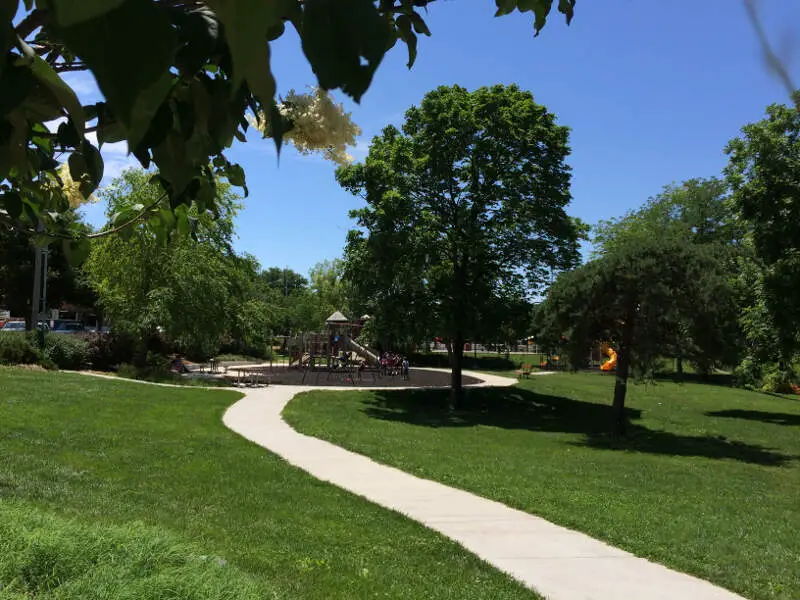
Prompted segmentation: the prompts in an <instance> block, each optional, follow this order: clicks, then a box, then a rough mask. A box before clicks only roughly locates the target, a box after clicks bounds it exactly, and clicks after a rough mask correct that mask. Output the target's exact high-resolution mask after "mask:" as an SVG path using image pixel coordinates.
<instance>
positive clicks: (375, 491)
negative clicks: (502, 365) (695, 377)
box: [223, 373, 743, 600]
mask: <svg viewBox="0 0 800 600" xmlns="http://www.w3.org/2000/svg"><path fill="white" fill-rule="evenodd" d="M465 374H469V375H472V376H474V377H478V378H480V379H482V380H484V383H483V384H481V385H510V384H512V383H514V380H513V379H508V378H505V377H496V376H490V375H483V374H478V373H465ZM311 389H315V390H321V389H325V388H319V387H313V388H312V387H299V386H271V387H267V388H255V389H249V390H243V391H245V394H246V395H245V397H244V398H242V399H241V400H239V401H238V402H236V403H235V404H233V405H232V406H231V407H230V408H229V409H228V410H227V411H226V412H225V415H224V416H223V421H224V423H225V425H226V426H227V427H229V428H230V429H232V430H233V431H235V432H236V433H238V434H240V435H242V436H243V437H245V438H247V439H248V440H251V441H253V442H255V443H256V444H258V445H259V446H263V447H264V448H266V449H267V450H270V451H271V452H274V453H275V454H277V455H279V456H281V457H283V458H284V459H285V460H286V461H287V462H289V463H290V464H292V465H295V466H296V467H299V468H301V469H303V470H304V471H307V472H308V473H310V474H311V475H313V476H314V477H317V478H318V479H321V480H323V481H327V482H330V483H332V484H333V485H336V486H338V487H340V488H343V489H345V490H348V491H350V492H352V493H354V494H358V495H359V496H363V497H364V498H366V499H368V500H370V501H371V502H374V503H375V504H379V505H380V506H383V507H386V508H388V509H391V510H394V511H397V512H399V513H402V514H404V515H406V516H408V517H409V518H411V519H414V520H415V521H418V522H420V523H422V524H423V525H425V526H427V527H429V528H430V529H433V530H435V531H438V532H439V533H441V534H443V535H445V536H447V537H448V538H450V539H452V540H455V541H456V542H458V543H460V544H461V545H462V546H463V547H464V548H466V549H467V550H469V551H470V552H472V553H474V554H476V555H477V556H479V557H480V558H482V559H483V560H485V561H486V562H488V563H489V564H491V565H493V566H495V567H497V568H498V569H500V570H502V571H504V572H506V573H508V574H509V575H511V576H513V577H514V578H515V579H517V580H519V581H521V582H523V583H524V584H525V585H527V586H528V587H530V588H532V589H534V590H536V591H537V592H539V593H540V594H542V595H543V596H545V597H546V598H548V599H549V600H743V598H742V597H741V596H737V595H736V594H733V593H731V592H729V591H727V590H724V589H722V588H718V587H716V586H714V585H712V584H710V583H708V582H707V581H703V580H701V579H697V578H695V577H691V576H689V575H686V574H684V573H678V572H676V571H672V570H670V569H667V568H666V567H663V566H661V565H658V564H655V563H652V562H650V561H648V560H645V559H642V558H637V557H635V556H634V555H632V554H630V553H628V552H624V551H622V550H619V549H617V548H614V547H612V546H609V545H608V544H605V543H603V542H600V541H598V540H595V539H593V538H590V537H589V536H587V535H584V534H582V533H578V532H575V531H571V530H569V529H566V528H564V527H560V526H558V525H554V524H552V523H550V522H548V521H545V520H544V519H542V518H539V517H536V516H533V515H530V514H528V513H525V512H522V511H519V510H515V509H512V508H509V507H507V506H505V505H503V504H500V503H499V502H495V501H492V500H487V499H485V498H481V497H479V496H476V495H474V494H470V493H468V492H464V491H461V490H457V489H454V488H451V487H448V486H445V485H442V484H440V483H436V482H434V481H429V480H425V479H420V478H419V477H415V476H413V475H409V474H408V473H405V472H403V471H400V470H398V469H395V468H393V467H388V466H385V465H381V464H378V463H376V462H375V461H373V460H371V459H369V458H367V457H366V456H363V455H360V454H356V453H354V452H350V451H348V450H344V449H343V448H340V447H339V446H335V445H333V444H330V443H328V442H325V441H322V440H319V439H317V438H313V437H309V436H306V435H302V434H300V433H298V432H296V431H295V430H294V429H292V428H291V427H289V425H287V424H286V423H285V422H284V421H283V419H282V418H281V411H282V410H283V407H284V406H286V404H287V403H288V402H289V401H290V400H291V399H292V398H293V397H294V396H295V395H296V394H299V393H301V392H305V391H308V390H311ZM327 389H331V388H327ZM356 389H365V388H356ZM382 389H387V388H382Z"/></svg>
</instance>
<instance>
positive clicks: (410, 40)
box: [395, 15, 417, 69]
mask: <svg viewBox="0 0 800 600" xmlns="http://www.w3.org/2000/svg"><path fill="white" fill-rule="evenodd" d="M395 23H396V24H397V29H398V31H399V32H400V37H401V38H402V39H403V41H404V42H405V43H406V46H408V65H407V66H408V68H409V69H410V68H411V67H413V66H414V61H415V60H417V35H416V34H415V33H414V31H413V30H412V27H411V18H410V17H409V16H408V15H400V16H399V17H397V19H396V21H395Z"/></svg>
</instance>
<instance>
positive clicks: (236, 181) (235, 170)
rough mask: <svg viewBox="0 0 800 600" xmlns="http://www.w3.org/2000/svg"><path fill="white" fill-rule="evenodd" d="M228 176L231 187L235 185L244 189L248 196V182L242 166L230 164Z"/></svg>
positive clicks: (227, 171)
mask: <svg viewBox="0 0 800 600" xmlns="http://www.w3.org/2000/svg"><path fill="white" fill-rule="evenodd" d="M225 174H226V176H227V177H228V181H229V182H230V184H231V185H235V186H236V187H240V188H243V189H244V195H245V196H247V194H248V191H247V181H246V179H245V175H244V169H243V168H242V167H241V165H237V164H230V165H228V168H227V169H226V171H225Z"/></svg>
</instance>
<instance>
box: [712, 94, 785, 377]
mask: <svg viewBox="0 0 800 600" xmlns="http://www.w3.org/2000/svg"><path fill="white" fill-rule="evenodd" d="M727 153H728V154H729V156H730V162H729V164H728V167H727V169H726V175H727V180H728V183H729V184H730V186H731V189H732V203H733V207H734V210H735V212H736V214H737V216H738V217H739V219H740V222H741V224H742V225H743V227H744V232H745V241H746V244H747V246H748V247H749V248H752V251H753V253H754V255H755V260H751V261H750V263H749V264H747V265H744V269H743V271H742V274H743V276H744V277H745V278H746V279H745V282H746V286H747V288H749V289H750V290H751V291H752V298H751V300H752V304H751V306H752V307H751V308H750V309H749V310H748V311H747V313H746V315H745V316H746V322H745V326H746V330H747V331H748V338H749V340H750V342H751V344H752V345H753V346H754V349H755V350H757V353H758V354H761V355H763V356H764V357H766V356H767V355H769V354H771V355H772V356H771V357H770V358H772V359H777V360H782V361H784V362H788V361H789V360H790V359H791V357H792V355H793V354H794V353H795V352H797V351H798V350H800V228H798V226H797V224H798V223H800V178H798V173H800V112H798V110H797V109H796V108H794V107H789V106H784V105H777V104H776V105H772V106H770V107H768V108H767V116H766V118H765V119H763V120H761V121H758V122H756V123H751V124H749V125H746V126H745V127H744V128H743V129H742V135H741V137H739V138H736V139H734V140H733V141H731V142H730V143H729V144H728V147H727ZM770 347H771V348H772V351H770Z"/></svg>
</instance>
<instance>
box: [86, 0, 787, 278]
mask: <svg viewBox="0 0 800 600" xmlns="http://www.w3.org/2000/svg"><path fill="white" fill-rule="evenodd" d="M761 5H762V11H763V16H764V19H765V25H766V27H767V30H768V32H769V34H770V36H771V37H772V38H773V39H774V40H775V41H776V44H777V46H778V47H779V48H780V49H781V52H782V53H783V54H784V55H785V56H786V57H787V58H788V59H790V60H791V58H792V46H791V43H790V42H791V40H792V39H793V38H792V35H793V34H800V30H798V25H800V2H797V1H795V0H762V2H761ZM493 14H494V2H492V1H491V0H438V1H437V2H436V3H434V4H433V5H432V6H431V8H430V9H429V13H428V17H427V19H426V20H427V22H428V25H429V27H430V29H431V31H432V33H433V35H432V37H430V38H421V39H420V43H419V56H418V59H417V64H416V65H415V66H414V68H413V69H412V70H410V71H409V70H408V69H407V68H406V61H407V54H406V52H405V48H404V46H401V45H400V44H398V45H397V46H396V47H395V48H394V50H392V51H391V52H390V53H389V55H388V56H387V57H386V59H385V60H384V62H383V64H382V65H381V67H380V69H379V71H378V74H377V75H376V77H375V80H374V81H373V84H372V87H371V88H370V90H369V91H368V92H367V94H366V95H365V96H364V98H363V99H362V102H361V105H360V106H359V105H355V104H353V103H351V102H349V101H346V99H345V98H344V96H343V95H342V94H341V93H339V94H335V96H336V99H337V100H344V101H345V104H346V106H348V108H349V109H350V110H352V113H353V120H354V121H355V122H356V123H358V124H359V125H360V127H361V128H362V129H363V132H364V134H363V136H362V138H361V140H360V143H359V146H358V148H357V149H356V150H355V151H354V152H352V151H351V153H352V154H354V156H356V157H357V158H363V156H364V155H365V154H366V151H367V147H368V144H369V140H370V139H371V138H372V136H373V135H375V134H376V133H378V132H379V131H380V129H381V128H382V127H383V126H385V125H386V124H388V123H395V124H399V123H400V122H401V121H402V116H403V113H404V111H405V110H406V109H407V108H408V107H409V106H411V105H413V104H416V103H418V102H419V101H420V99H421V98H422V96H423V95H424V94H425V93H426V92H427V91H428V90H430V89H432V88H434V87H436V86H438V85H441V84H459V85H462V86H465V87H467V88H469V89H474V88H477V87H480V86H484V85H491V84H495V83H503V84H510V83H517V84H518V85H519V86H520V87H522V88H524V89H528V90H530V91H531V92H533V94H534V97H535V99H536V101H537V102H539V103H541V104H544V105H546V106H547V108H548V109H549V110H550V111H552V112H554V113H555V114H556V115H557V116H558V120H559V123H560V124H562V125H567V126H569V127H570V128H571V129H572V133H571V138H570V143H571V146H572V156H571V158H570V164H571V165H572V167H573V182H572V194H573V198H574V199H573V202H572V204H571V206H570V212H571V214H574V215H576V216H579V217H581V218H582V219H584V220H585V221H587V222H589V223H595V222H597V221H598V220H599V219H608V218H610V217H614V216H618V215H621V214H623V213H624V212H625V211H626V210H628V209H631V208H635V207H637V206H638V205H640V204H641V203H642V202H643V201H644V200H646V199H647V198H648V197H649V196H651V195H653V194H656V193H658V192H659V190H660V189H661V188H662V186H664V185H666V184H668V183H670V182H673V181H681V180H684V179H688V178H691V177H707V176H713V175H718V174H719V173H720V171H721V169H722V168H723V166H724V165H725V162H726V159H725V155H724V153H723V148H724V146H725V144H726V143H727V141H728V140H730V139H731V138H732V137H735V136H736V135H737V133H738V131H739V129H740V128H741V126H742V125H744V124H745V123H748V122H751V121H755V120H758V119H760V118H761V117H762V115H763V113H764V108H765V107H766V106H767V105H768V104H770V103H773V102H785V101H786V100H787V98H786V94H785V92H784V90H783V89H782V88H781V86H780V85H779V83H778V81H777V80H776V79H775V78H774V77H772V76H771V75H770V74H769V72H768V71H767V69H766V66H765V64H764V61H763V60H762V58H761V54H760V51H759V47H758V45H757V43H756V40H755V37H754V34H753V32H752V30H751V28H750V25H749V23H748V22H747V20H746V17H745V12H744V9H743V7H742V4H741V3H740V2H739V1H738V0H706V1H704V2H697V1H696V0H672V1H669V2H666V1H663V0H614V1H610V2H598V1H596V0H594V1H592V0H578V3H577V6H576V16H575V19H574V20H573V22H572V25H571V26H570V27H567V26H566V25H565V24H564V22H563V20H561V18H560V15H555V14H554V15H552V16H551V20H550V22H549V23H548V25H547V27H546V28H545V29H544V30H543V31H542V33H541V35H540V36H539V37H538V38H535V39H534V37H533V30H532V19H531V16H530V14H528V15H520V14H519V13H515V14H513V15H508V16H505V17H502V18H494V17H493ZM798 39H800V38H798ZM797 51H798V53H800V47H798V48H797ZM797 58H798V59H800V55H798V56H797ZM273 61H274V63H273V66H274V71H275V75H276V78H277V80H278V89H279V91H282V92H286V91H287V90H288V89H289V88H295V89H297V90H298V91H299V90H300V89H302V88H304V87H305V86H307V85H309V84H313V83H314V82H315V80H314V77H313V74H312V73H311V70H310V68H309V67H308V64H307V63H306V62H305V60H304V58H303V55H302V52H301V50H300V45H299V42H298V39H297V37H296V35H295V34H294V32H293V31H292V30H291V29H287V34H286V35H285V36H284V37H283V38H282V39H281V40H279V41H278V43H276V44H274V45H273ZM790 66H792V67H793V66H795V63H792V62H790ZM797 66H798V67H800V65H797ZM792 71H793V72H794V73H795V74H798V72H799V71H800V69H792ZM120 150H121V149H119V148H118V149H116V150H115V149H111V151H110V152H109V153H108V156H107V160H108V165H109V172H110V173H114V172H118V170H119V169H120V168H122V167H123V166H124V165H125V163H126V158H125V157H124V153H123V152H121V151H120ZM229 156H230V158H231V159H232V160H233V161H236V162H239V163H241V164H242V165H243V166H244V168H245V170H246V173H247V180H248V184H249V188H250V196H249V197H248V198H247V199H246V200H245V206H246V207H245V209H244V210H243V211H242V212H241V214H240V215H239V218H238V223H237V233H238V240H237V242H236V248H237V249H238V250H239V251H241V252H249V253H251V254H254V255H255V256H256V257H258V259H259V260H260V261H261V263H262V265H264V266H280V267H283V266H288V267H290V268H292V269H295V270H296V271H299V272H301V273H307V271H308V269H309V268H310V267H311V266H312V265H313V264H314V263H315V262H317V261H320V260H323V259H326V258H334V257H337V256H340V255H341V252H342V246H343V244H344V239H345V234H346V231H347V230H348V229H349V228H350V226H351V221H350V219H349V218H348V211H349V210H350V209H352V208H355V207H358V206H359V205H360V201H359V200H357V199H356V198H354V197H352V196H350V195H349V194H347V193H346V192H344V191H343V190H342V189H340V188H339V187H338V185H337V184H336V181H335V179H334V165H333V164H332V163H329V162H326V161H324V160H322V159H321V158H318V157H316V156H314V157H304V156H299V155H298V154H297V153H296V152H294V151H293V150H292V149H291V148H288V149H286V150H285V151H284V152H283V153H282V154H281V159H280V162H278V161H277V159H276V156H275V152H274V147H273V146H272V142H271V141H269V140H260V139H258V137H257V136H256V135H253V136H251V137H250V141H249V142H248V143H247V144H238V145H237V146H235V147H234V148H233V149H232V150H231V151H230V153H229ZM87 216H88V217H89V219H90V220H91V221H92V222H94V223H96V224H100V223H101V222H102V218H101V217H102V207H100V206H94V207H91V208H89V209H88V214H87Z"/></svg>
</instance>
